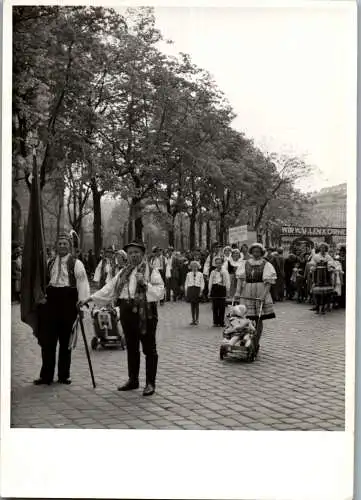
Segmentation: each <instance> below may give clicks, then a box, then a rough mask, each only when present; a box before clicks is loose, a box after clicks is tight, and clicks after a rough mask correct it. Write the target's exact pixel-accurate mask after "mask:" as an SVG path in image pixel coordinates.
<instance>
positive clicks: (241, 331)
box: [220, 304, 256, 359]
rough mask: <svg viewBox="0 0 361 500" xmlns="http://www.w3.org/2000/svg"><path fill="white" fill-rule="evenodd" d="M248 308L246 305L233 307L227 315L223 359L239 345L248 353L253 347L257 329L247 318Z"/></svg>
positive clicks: (222, 349)
mask: <svg viewBox="0 0 361 500" xmlns="http://www.w3.org/2000/svg"><path fill="white" fill-rule="evenodd" d="M246 314H247V308H246V306H245V305H242V304H241V305H236V306H233V305H232V306H231V307H230V311H229V313H227V315H226V320H227V326H226V328H225V330H224V331H223V342H222V346H221V351H220V355H221V359H223V357H224V355H225V354H226V353H228V352H232V350H233V349H234V348H235V347H236V346H237V344H239V346H241V347H244V348H245V349H246V350H247V351H248V350H249V349H250V347H251V346H252V341H253V338H254V336H255V333H256V329H255V327H254V325H253V323H252V321H251V320H249V319H247V318H246Z"/></svg>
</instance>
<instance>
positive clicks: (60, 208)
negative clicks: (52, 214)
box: [56, 197, 64, 241]
mask: <svg viewBox="0 0 361 500" xmlns="http://www.w3.org/2000/svg"><path fill="white" fill-rule="evenodd" d="M63 206H64V198H63V197H60V199H59V205H58V213H57V214H56V241H58V238H59V234H60V232H61V230H62V227H61V226H62V224H61V219H62V214H63Z"/></svg>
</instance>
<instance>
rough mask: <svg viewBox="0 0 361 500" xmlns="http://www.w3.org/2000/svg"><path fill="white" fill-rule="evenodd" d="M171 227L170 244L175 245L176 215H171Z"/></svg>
mask: <svg viewBox="0 0 361 500" xmlns="http://www.w3.org/2000/svg"><path fill="white" fill-rule="evenodd" d="M171 217H172V219H171V221H172V222H171V224H172V225H171V227H170V228H169V229H168V246H170V247H173V248H174V247H175V218H176V215H172V216H171Z"/></svg>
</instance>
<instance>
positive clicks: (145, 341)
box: [80, 242, 164, 396]
mask: <svg viewBox="0 0 361 500" xmlns="http://www.w3.org/2000/svg"><path fill="white" fill-rule="evenodd" d="M124 250H125V251H126V252H127V255H128V264H127V265H126V266H125V267H124V268H123V269H122V270H121V271H120V272H119V273H118V274H117V275H116V276H115V277H114V278H113V279H112V280H110V281H109V283H107V284H106V285H105V286H104V287H103V288H102V289H101V290H98V291H97V292H95V293H94V294H93V295H91V296H90V297H89V298H88V299H87V300H85V301H83V302H82V303H80V306H83V305H86V304H87V303H89V302H91V301H94V302H95V303H96V304H99V305H100V306H102V305H106V304H109V303H112V302H113V301H117V304H118V306H119V314H120V322H121V324H122V328H123V332H124V335H125V339H126V342H127V355H128V376H129V378H128V381H127V382H126V383H125V384H124V385H122V386H120V387H118V390H119V391H131V390H134V389H138V387H139V367H140V352H139V344H140V343H141V344H142V348H143V353H144V355H145V369H146V386H145V388H144V391H143V395H144V396H151V395H152V394H153V393H154V391H155V382H156V374H157V366H158V353H157V347H156V329H157V324H158V311H157V302H158V301H160V300H162V299H163V297H164V283H163V280H162V277H161V275H160V273H159V271H158V270H157V269H153V268H152V267H151V266H150V265H149V263H148V261H147V259H146V256H145V247H144V245H143V243H141V242H132V243H129V244H128V245H126V246H125V248H124Z"/></svg>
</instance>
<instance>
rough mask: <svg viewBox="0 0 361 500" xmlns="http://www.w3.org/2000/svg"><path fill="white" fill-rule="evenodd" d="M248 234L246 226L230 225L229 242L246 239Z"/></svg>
mask: <svg viewBox="0 0 361 500" xmlns="http://www.w3.org/2000/svg"><path fill="white" fill-rule="evenodd" d="M247 236H248V230H247V226H235V227H230V228H229V231H228V238H229V243H230V244H231V245H232V243H239V242H241V241H246V240H247Z"/></svg>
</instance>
